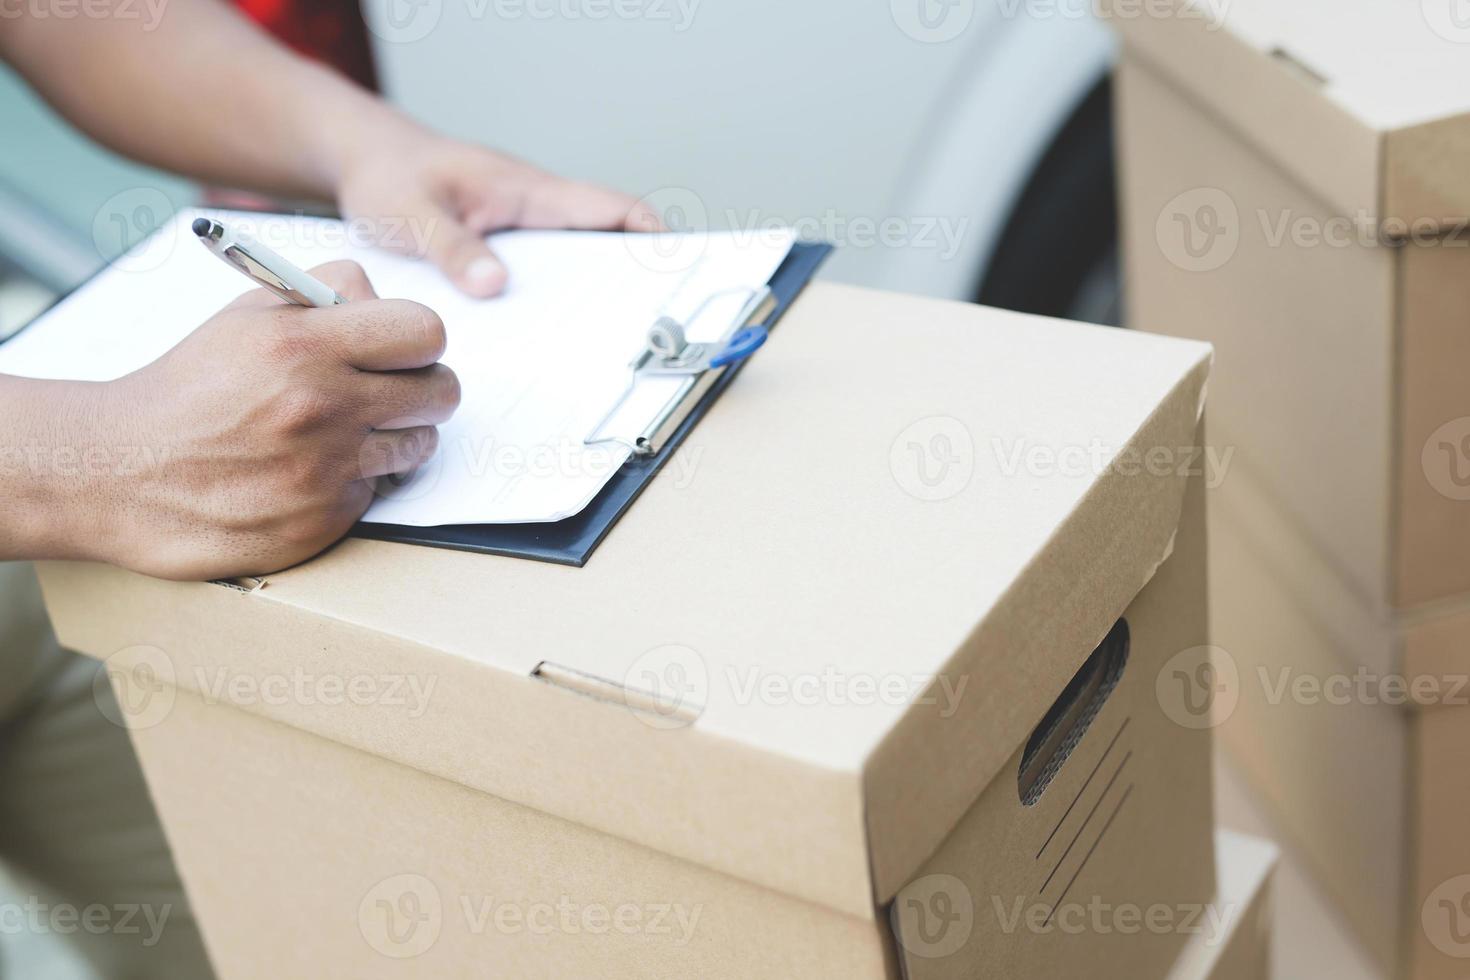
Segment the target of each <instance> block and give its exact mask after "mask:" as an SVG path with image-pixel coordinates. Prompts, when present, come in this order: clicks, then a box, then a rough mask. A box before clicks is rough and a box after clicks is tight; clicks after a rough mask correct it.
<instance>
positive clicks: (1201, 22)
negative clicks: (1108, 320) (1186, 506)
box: [1113, 0, 1470, 607]
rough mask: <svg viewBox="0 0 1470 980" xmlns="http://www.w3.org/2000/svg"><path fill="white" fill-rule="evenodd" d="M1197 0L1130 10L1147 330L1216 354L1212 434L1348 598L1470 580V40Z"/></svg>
mask: <svg viewBox="0 0 1470 980" xmlns="http://www.w3.org/2000/svg"><path fill="white" fill-rule="evenodd" d="M1117 6H1118V7H1119V8H1120V9H1122V8H1123V6H1124V5H1123V4H1122V0H1119V2H1118V4H1117ZM1128 6H1129V7H1131V8H1136V7H1137V5H1128ZM1190 6H1191V5H1190V4H1187V3H1184V2H1183V0H1181V2H1180V3H1177V4H1176V3H1173V2H1167V0H1166V2H1161V3H1158V4H1151V5H1148V9H1149V11H1150V13H1147V14H1140V15H1138V16H1127V17H1125V16H1117V17H1114V18H1113V19H1114V22H1115V24H1116V25H1117V26H1118V28H1119V30H1120V32H1121V34H1122V37H1123V40H1124V42H1125V55H1124V58H1123V64H1122V65H1121V67H1120V70H1119V76H1118V81H1119V86H1118V92H1119V96H1118V107H1119V120H1120V122H1119V141H1120V147H1121V151H1122V173H1123V182H1122V184H1123V186H1122V190H1123V197H1124V213H1125V222H1124V224H1125V237H1124V245H1125V252H1126V256H1125V263H1126V276H1127V294H1128V295H1127V305H1128V308H1129V319H1130V322H1131V323H1132V324H1133V325H1135V326H1139V327H1142V328H1144V329H1148V330H1163V331H1165V332H1171V333H1178V332H1183V333H1185V334H1187V335H1188V336H1193V337H1198V338H1202V339H1207V340H1210V341H1211V342H1213V343H1215V344H1216V345H1217V348H1218V352H1219V367H1218V370H1217V372H1216V376H1215V378H1214V380H1213V381H1212V397H1211V405H1212V411H1211V419H1212V423H1211V425H1212V431H1213V433H1214V435H1215V436H1216V438H1217V440H1218V441H1219V442H1221V443H1222V444H1223V445H1228V446H1229V447H1230V448H1231V449H1232V450H1233V451H1234V452H1235V453H1236V454H1237V456H1238V457H1239V458H1240V459H1243V460H1248V461H1250V462H1252V463H1253V464H1254V466H1255V469H1256V471H1257V472H1258V473H1260V474H1262V477H1261V478H1262V481H1263V483H1264V485H1265V489H1266V490H1267V491H1268V492H1269V493H1270V494H1271V495H1272V496H1273V497H1274V498H1276V500H1277V501H1278V505H1279V506H1280V507H1281V508H1282V509H1283V510H1284V511H1286V512H1287V513H1288V514H1290V515H1291V516H1292V518H1293V519H1294V520H1296V521H1298V522H1300V523H1301V524H1302V526H1303V527H1304V528H1305V529H1306V533H1307V534H1308V535H1309V536H1310V537H1311V539H1312V541H1313V543H1314V546H1315V547H1316V548H1318V549H1319V550H1320V551H1322V553H1324V554H1326V555H1328V556H1330V557H1331V559H1332V564H1333V567H1334V572H1335V574H1336V575H1337V576H1339V577H1341V578H1342V579H1343V580H1344V581H1345V582H1346V583H1347V584H1348V587H1350V588H1353V589H1355V590H1356V591H1358V592H1359V593H1360V594H1361V595H1362V596H1363V598H1364V599H1365V600H1366V601H1368V602H1371V603H1374V604H1377V605H1393V606H1399V607H1413V606H1419V605H1424V604H1428V603H1432V602H1434V601H1437V600H1441V599H1444V598H1447V597H1452V596H1456V595H1460V594H1464V593H1466V592H1470V561H1466V560H1465V559H1464V555H1465V554H1466V553H1467V552H1470V477H1467V476H1466V474H1467V473H1470V387H1467V386H1465V385H1464V384H1463V383H1462V382H1461V379H1460V378H1459V376H1458V375H1457V374H1456V372H1455V367H1456V366H1457V365H1460V364H1463V363H1465V358H1466V356H1467V354H1470V327H1467V326H1466V323H1467V321H1466V318H1465V315H1464V310H1465V308H1466V306H1465V304H1466V301H1467V300H1470V285H1467V283H1470V275H1467V273H1470V238H1467V236H1466V235H1465V234H1464V232H1465V229H1466V227H1467V224H1470V219H1467V216H1470V181H1466V180H1465V179H1464V174H1465V173H1466V171H1467V165H1470V58H1467V57H1466V51H1467V50H1470V48H1467V46H1466V42H1467V41H1470V30H1465V29H1462V28H1460V27H1459V26H1458V22H1457V21H1454V20H1453V19H1451V13H1450V11H1451V8H1452V7H1453V4H1452V3H1450V2H1449V0H1444V2H1442V3H1441V2H1438V0H1432V2H1426V3H1424V4H1417V3H1409V2H1405V3H1372V4H1358V5H1352V6H1344V5H1342V4H1340V3H1335V2H1332V0H1236V2H1232V3H1229V4H1203V5H1201V4H1193V5H1192V6H1193V7H1194V8H1200V7H1201V6H1203V7H1207V8H1209V10H1210V11H1211V12H1212V14H1213V12H1218V17H1214V16H1209V17H1200V16H1179V12H1180V11H1181V10H1183V9H1186V8H1189V7H1190ZM1410 66H1412V67H1410Z"/></svg>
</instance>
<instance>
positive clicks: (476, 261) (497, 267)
mask: <svg viewBox="0 0 1470 980" xmlns="http://www.w3.org/2000/svg"><path fill="white" fill-rule="evenodd" d="M418 211H419V213H421V214H424V215H426V216H427V219H426V220H427V223H426V228H427V232H428V234H427V238H426V239H425V241H424V255H425V257H426V258H428V260H429V261H430V262H432V263H434V264H435V265H436V266H438V267H439V268H440V269H442V270H443V271H444V274H445V275H446V276H448V277H449V279H450V281H451V282H453V283H454V284H455V285H456V286H458V287H459V288H460V289H461V290H462V291H463V292H465V293H467V294H468V295H470V296H479V297H488V296H495V295H497V294H499V293H500V291H501V290H503V289H505V283H506V280H507V279H508V278H509V274H508V273H507V272H506V269H505V265H504V263H502V262H501V261H500V259H499V258H498V257H497V256H496V255H495V253H494V252H492V251H491V250H490V246H489V245H487V244H485V237H484V235H483V234H481V233H480V232H477V231H475V230H473V229H471V228H470V227H469V226H468V225H466V224H465V223H464V222H462V221H461V220H460V219H459V218H458V217H457V216H456V215H454V214H451V213H450V212H449V211H447V210H446V209H445V208H443V207H442V206H440V205H439V204H437V203H435V202H433V201H428V200H425V201H423V202H422V203H421V204H420V205H419V207H418Z"/></svg>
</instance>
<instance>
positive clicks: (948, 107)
mask: <svg viewBox="0 0 1470 980" xmlns="http://www.w3.org/2000/svg"><path fill="white" fill-rule="evenodd" d="M239 5H240V6H241V7H242V8H243V9H245V11H246V12H247V13H249V14H250V15H251V16H252V17H254V18H255V19H256V20H257V21H259V22H261V23H262V24H263V25H265V26H266V27H267V28H268V29H270V30H272V31H273V32H274V33H276V34H277V35H278V36H280V37H282V38H283V39H285V40H287V41H288V42H290V43H291V44H292V45H293V46H294V47H296V48H297V49H298V50H302V51H304V52H307V53H309V54H311V55H313V56H315V57H317V58H319V59H321V60H323V61H326V62H329V63H331V64H333V65H335V66H337V67H338V68H340V69H341V70H343V71H344V72H345V73H347V74H349V75H351V76H352V77H354V78H356V79H358V80H359V81H361V82H362V83H363V84H366V85H368V86H371V87H375V88H378V89H380V90H381V91H383V92H384V93H385V94H386V95H387V96H388V97H389V98H390V99H392V100H393V101H395V102H397V103H398V104H400V105H402V106H403V107H405V108H406V109H407V110H408V111H409V112H411V113H413V114H414V115H415V116H417V117H418V118H419V119H421V120H423V121H424V122H426V123H429V124H430V125H432V126H434V127H436V128H438V129H440V130H443V131H445V132H447V133H450V134H453V135H456V136H459V137H464V138H468V139H473V140H478V141H481V142H484V143H487V144H490V145H493V146H495V147H497V148H500V149H504V150H506V151H508V152H511V153H514V154H517V155H519V156H522V157H525V158H528V159H530V160H532V161H534V162H536V163H538V164H540V165H541V166H543V167H546V168H548V169H550V170H552V171H556V172H560V173H564V174H567V175H570V176H576V177H582V178H586V179H590V180H597V181H600V182H603V183H607V184H611V185H614V186H617V187H620V188H622V189H624V190H627V191H629V192H631V193H634V194H637V195H641V196H646V197H647V198H648V200H649V201H650V202H651V203H653V204H654V205H655V206H657V207H659V208H660V209H661V210H662V211H663V212H664V213H665V214H666V215H668V219H669V221H670V223H671V224H672V225H673V226H674V227H676V228H690V229H699V228H729V227H759V226H761V225H766V224H787V225H793V226H795V227H796V228H797V229H798V230H799V231H800V232H802V233H803V234H804V235H806V236H808V237H813V238H825V239H827V240H830V241H833V242H835V243H836V244H838V245H839V246H840V248H839V251H838V254H837V256H836V257H835V259H834V260H833V261H832V262H831V263H830V264H829V266H828V268H827V270H826V272H825V274H826V275H827V276H828V277H830V278H834V279H838V280H843V281H847V282H854V283H863V284H867V285H871V286H874V287H881V288H888V289H898V290H905V291H909V292H917V293H924V294H929V295H934V296H943V297H949V298H956V299H980V300H982V301H983V302H986V303H989V304H991V305H997V306H1005V307H1009V308H1013V309H1021V310H1027V311H1034V312H1040V313H1049V314H1053V315H1059V316H1072V317H1073V318H1076V319H1083V320H1089V321H1094V322H1107V323H1112V322H1116V321H1117V319H1118V286H1117V271H1116V270H1117V263H1116V254H1115V248H1114V241H1115V237H1116V219H1115V215H1114V191H1113V169H1112V151H1111V123H1110V118H1109V91H1108V73H1109V66H1110V61H1111V58H1112V54H1113V44H1114V42H1113V40H1112V37H1111V36H1110V34H1109V32H1108V31H1107V30H1106V29H1105V28H1104V27H1102V26H1101V25H1100V24H1098V23H1097V22H1096V21H1095V20H1094V19H1093V18H1092V16H1091V14H1090V10H1091V6H1090V5H1089V4H1085V3H1084V4H1070V5H1069V4H1065V3H1061V4H1056V5H1051V6H1047V7H1045V8H1044V9H1038V7H1037V6H1036V5H1023V4H1021V3H1018V2H1016V0H877V2H870V3H864V4H846V3H838V2H837V0H823V2H815V3H803V4H791V3H786V2H780V0H620V2H619V3H615V4H599V3H595V2H594V3H582V2H576V0H363V3H362V4H361V5H359V4H358V3H357V2H356V0H316V2H300V0H240V3H239ZM1046 11H1050V13H1049V14H1047V13H1046ZM0 132H4V133H5V134H6V139H5V141H4V149H3V151H0V335H3V334H4V333H5V332H8V331H13V330H14V329H15V328H16V327H18V326H19V325H20V324H22V323H24V322H25V321H26V320H28V319H29V318H30V317H31V316H33V315H34V313H35V312H36V311H37V310H38V309H40V308H41V307H43V306H44V305H45V304H46V303H48V302H49V301H50V299H51V298H54V296H56V295H58V294H59V293H61V292H64V291H65V290H67V289H69V288H70V287H71V286H73V285H75V284H76V283H77V282H79V281H81V280H82V279H84V278H85V277H86V276H87V275H88V274H90V272H91V271H92V270H94V269H95V268H96V267H98V266H99V265H100V264H101V263H102V262H103V261H105V260H106V259H109V258H111V257H113V256H114V255H116V254H118V253H119V252H121V251H122V250H124V249H126V248H127V247H129V246H130V245H132V244H133V243H135V242H136V241H137V240H138V239H139V238H141V237H142V236H143V235H145V234H146V233H147V232H148V231H149V230H150V229H151V228H152V227H153V226H155V225H156V224H158V223H159V222H161V221H163V220H164V219H165V218H166V217H168V215H169V213H170V212H171V209H172V208H175V207H179V206H182V205H184V204H187V203H191V202H193V201H196V200H198V199H199V198H200V197H201V196H202V195H206V194H210V193H214V192H210V191H205V190H203V189H200V188H198V187H194V186H191V185H189V184H188V183H186V182H183V181H180V180H177V179H176V178H173V177H171V176H168V175H165V174H161V173H157V172H153V171H149V170H146V169H143V168H139V167H137V166H135V165H133V164H131V163H128V162H126V161H123V160H120V159H119V158H117V157H116V156H114V155H112V154H110V153H108V152H106V151H104V150H101V149H100V148H98V147H96V146H95V145H93V144H91V143H90V142H88V141H87V140H86V139H85V138H84V137H81V136H79V135H77V134H76V133H75V132H74V131H72V130H71V129H70V128H69V127H68V126H67V125H66V123H65V122H64V121H62V120H60V119H58V118H57V117H56V116H55V115H54V114H53V113H52V112H50V111H49V109H48V108H47V107H46V106H45V105H44V104H43V103H41V102H40V100H39V99H37V97H36V96H35V95H34V94H32V93H31V92H30V91H29V90H28V89H27V87H26V86H25V83H24V82H23V81H21V80H20V79H19V78H17V77H16V76H15V75H14V74H11V73H9V72H8V71H7V70H6V69H4V68H3V67H0Z"/></svg>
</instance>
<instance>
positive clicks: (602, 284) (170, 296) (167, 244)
mask: <svg viewBox="0 0 1470 980" xmlns="http://www.w3.org/2000/svg"><path fill="white" fill-rule="evenodd" d="M201 214H206V215H209V216H214V217H219V218H220V219H221V220H223V221H226V222H229V223H232V224H233V225H234V226H236V227H238V228H240V229H242V230H244V231H245V232H247V233H248V234H250V235H251V236H252V237H254V238H256V239H257V240H259V241H261V242H263V243H264V244H266V245H267V246H269V247H271V248H273V249H275V250H276V251H277V252H279V253H280V254H282V255H283V256H285V257H286V258H287V259H289V260H290V261H292V262H295V263H297V264H298V265H300V266H302V267H303V268H310V267H311V266H313V265H317V264H320V263H322V262H329V261H332V260H334V259H340V258H351V259H355V260H356V261H358V262H360V263H362V265H363V267H364V268H365V269H366V270H367V274H368V277H369V279H371V280H372V282H373V285H374V287H375V288H376V289H377V291H378V294H379V295H380V296H385V297H401V298H406V299H412V300H416V301H418V302H420V303H423V304H425V305H426V306H429V307H430V308H432V309H434V310H435V311H436V312H438V313H439V315H440V316H441V317H442V318H443V319H444V322H445V325H446V327H447V330H448V335H449V347H448V351H447V353H446V354H445V356H444V363H446V364H448V365H449V366H450V367H452V368H453V369H454V370H455V372H456V373H457V374H458V375H459V378H460V381H461V384H462V387H463V392H464V394H463V401H462V402H461V405H460V409H459V411H458V413H457V414H456V415H455V417H454V418H453V419H452V420H451V421H450V422H448V423H447V424H445V425H443V426H441V427H440V437H441V438H440V449H439V453H438V455H437V456H436V457H435V459H434V460H432V461H431V462H430V463H428V464H426V465H425V466H424V467H423V468H421V469H420V471H419V472H418V473H416V474H415V475H414V476H412V477H410V478H408V479H407V480H405V481H401V483H400V485H396V486H395V485H390V484H389V483H388V482H387V481H380V491H379V497H378V499H376V500H375V501H374V503H373V505H372V507H371V508H370V509H369V510H368V512H367V515H366V516H365V517H364V520H366V521H369V522H372V523H383V524H407V525H413V526H419V527H426V526H432V525H438V524H509V523H530V522H543V521H555V520H560V519H562V518H565V517H570V516H572V515H574V514H576V513H578V512H579V511H581V510H582V509H583V508H584V507H586V506H587V504H588V503H589V502H591V500H592V498H593V497H594V496H596V495H597V492H598V491H599V490H601V489H602V487H603V485H604V484H605V483H606V482H607V480H608V479H609V478H610V477H611V476H612V475H613V474H614V473H615V472H616V471H617V469H618V468H619V467H620V466H621V465H622V464H623V463H624V462H625V461H626V460H627V458H628V455H629V450H628V449H626V448H624V447H622V446H619V445H616V444H604V445H597V446H587V445H585V444H584V440H585V439H586V438H587V436H588V435H589V434H591V432H592V431H593V429H594V427H595V426H596V425H597V423H598V422H599V420H601V419H602V417H603V416H604V415H605V414H606V413H607V411H608V410H609V408H610V407H612V405H613V404H614V403H615V402H616V401H617V399H618V397H619V395H620V394H621V393H622V392H623V390H624V388H625V387H626V386H627V383H628V362H629V361H630V360H631V359H632V358H633V356H634V355H636V354H637V353H638V352H639V351H640V350H641V349H642V346H643V343H644V338H645V337H646V334H647V331H648V328H649V326H651V325H652V323H653V321H654V320H655V319H657V318H658V317H659V316H661V315H671V316H674V317H676V318H678V319H680V320H684V319H685V318H687V317H688V316H690V315H691V314H692V313H694V311H695V310H696V309H697V308H699V306H700V304H701V302H702V301H703V300H704V298H705V297H707V296H711V295H714V294H723V298H722V299H721V300H719V301H717V302H715V303H714V304H711V305H710V306H709V307H708V308H707V309H706V310H705V312H704V314H702V315H701V316H700V317H699V318H698V320H697V321H696V322H695V323H694V324H691V325H690V330H689V337H690V339H691V340H700V339H712V338H714V337H718V336H720V335H721V334H722V333H723V332H724V331H725V329H727V327H728V325H729V323H730V320H731V318H732V317H733V316H734V314H735V312H736V311H737V309H738V307H739V306H740V305H741V302H742V301H743V299H744V296H745V292H744V291H746V290H750V289H755V288H758V287H760V286H762V285H764V284H765V283H767V282H768V281H769V280H770V278H771V276H772V274H773V273H774V272H775V271H776V269H777V268H778V267H779V266H780V264H781V262H782V261H783V260H784V259H785V257H786V255H787V253H788V252H789V251H790V249H791V246H792V244H793V238H792V236H791V234H790V233H789V232H787V231H784V230H776V231H761V232H758V233H756V232H738V231H737V232H712V233H708V234H699V235H688V236H672V235H654V236H649V235H619V234H606V233H597V232H565V231H515V232H506V233H503V234H499V235H495V236H493V237H492V238H491V245H492V247H493V248H494V249H495V250H496V252H497V253H498V254H499V255H500V257H501V258H502V259H503V260H504V261H505V263H506V265H507V266H508V267H509V270H510V285H509V287H508V288H507V290H506V292H505V293H504V294H503V295H502V296H500V297H497V298H495V299H493V300H473V299H469V298H467V297H465V296H463V295H461V294H460V293H459V292H458V291H457V290H456V289H455V288H454V287H453V286H452V285H451V284H450V283H449V282H448V281H447V280H446V279H445V278H444V277H443V276H442V275H441V274H440V273H439V272H438V271H437V270H435V269H434V268H433V267H431V266H430V265H428V264H427V263H424V262H418V261H414V260H411V259H407V258H403V257H401V256H396V255H392V254H388V253H385V252H382V251H379V250H376V249H372V248H370V247H367V246H365V245H359V244H354V243H353V241H351V238H352V234H351V228H350V226H344V225H343V224H342V223H341V222H336V221H329V220H325V219H319V218H304V217H288V216H276V215H259V214H239V213H230V212H213V211H210V212H201V211H186V212H182V213H180V214H178V215H177V216H175V218H174V219H173V220H172V221H171V222H170V223H169V224H168V225H166V226H165V227H164V228H163V229H161V230H160V231H159V232H158V233H157V234H155V235H154V236H153V237H151V238H149V239H148V240H147V241H145V242H143V243H141V244H140V245H139V246H138V247H137V248H136V249H134V250H133V251H131V252H129V253H128V254H127V255H126V256H124V257H123V258H122V259H120V260H119V261H118V262H117V263H115V264H114V265H113V266H111V267H109V268H108V269H107V270H105V271H104V272H102V273H101V274H99V275H98V276H97V277H96V278H95V279H93V280H91V281H90V282H88V283H87V284H86V285H84V286H83V287H82V288H80V289H79V290H78V291H77V292H76V293H74V294H73V295H72V296H71V297H69V298H68V299H67V300H65V301H64V302H63V303H62V304H61V305H59V306H58V307H56V308H55V309H53V310H51V311H50V312H48V313H46V314H45V315H43V316H42V317H41V318H40V319H39V320H37V321H36V322H35V323H33V324H32V325H31V326H29V327H27V328H26V329H25V330H24V331H22V332H21V333H20V334H19V335H17V336H16V337H14V338H13V339H11V340H10V341H8V342H6V343H4V344H0V374H13V375H21V376H28V377H39V378H58V379H62V378H70V379H78V380H89V381H106V380H111V379H113V378H118V377H121V376H123V375H125V374H128V373H130V372H132V371H135V370H137V369H138V368H141V367H143V366H145V365H147V364H149V363H150V362H152V361H154V360H156V359H157V358H158V357H160V356H161V355H163V354H164V353H166V352H167V351H168V350H169V349H170V348H172V347H173V346H174V345H175V344H177V343H178V342H179V341H180V340H182V339H183V338H184V337H185V336H187V335H188V334H189V333H190V332H191V331H193V330H194V328H195V327H197V326H198V325H199V324H201V323H203V322H204V321H205V320H207V319H208V318H209V317H210V316H212V315H213V314H214V313H215V312H216V311H217V310H218V309H219V308H220V307H222V306H224V305H225V304H226V303H228V302H229V301H230V300H231V299H233V298H234V297H235V296H237V295H239V294H240V293H242V292H244V291H246V290H247V289H249V288H251V284H250V283H249V281H248V280H246V279H245V278H244V277H243V276H241V275H240V274H239V273H238V272H235V271H233V270H231V269H230V268H229V266H227V265H226V264H225V263H223V262H221V261H220V260H219V259H218V258H216V257H215V256H214V255H212V254H210V253H209V252H208V251H207V250H206V249H205V248H204V246H202V245H201V244H199V243H198V242H197V241H196V240H195V239H194V236H193V234H192V233H191V232H190V230H189V226H190V224H191V223H192V221H193V220H194V218H196V217H198V216H200V215H201ZM677 384H678V382H677V381H674V380H666V379H658V380H657V381H656V383H654V384H651V385H649V384H640V386H639V388H638V389H637V397H635V398H633V399H630V400H629V402H628V404H627V405H626V406H625V408H624V409H623V410H622V411H620V412H619V413H618V415H617V416H616V417H615V418H614V419H612V420H611V421H610V423H609V425H608V427H607V429H606V430H605V431H608V432H613V433H617V434H620V435H632V434H636V433H637V432H638V431H640V430H641V429H642V428H643V426H644V425H646V424H648V423H649V422H650V421H651V420H652V419H653V418H654V417H655V416H656V414H657V412H658V410H659V409H660V408H661V407H662V405H663V403H664V402H665V401H666V400H667V397H668V394H669V393H670V392H672V391H673V390H674V389H675V388H676V387H677ZM158 394H159V397H160V398H167V397H168V392H159V393H158Z"/></svg>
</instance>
